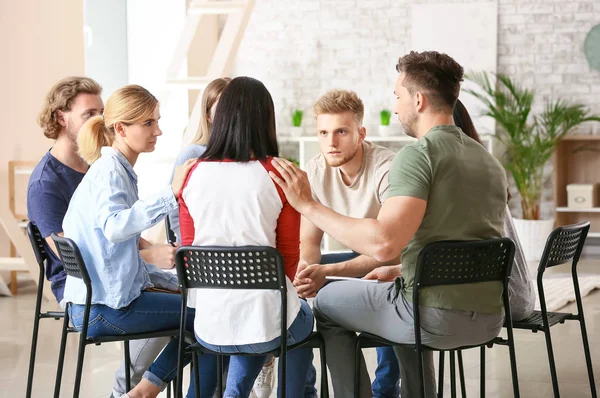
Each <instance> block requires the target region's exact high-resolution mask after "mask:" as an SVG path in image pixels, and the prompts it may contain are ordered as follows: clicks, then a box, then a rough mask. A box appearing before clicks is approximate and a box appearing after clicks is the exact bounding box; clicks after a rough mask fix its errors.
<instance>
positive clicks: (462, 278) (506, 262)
mask: <svg viewBox="0 0 600 398" xmlns="http://www.w3.org/2000/svg"><path fill="white" fill-rule="evenodd" d="M514 255H515V244H514V242H513V241H512V240H510V239H509V238H498V239H490V240H478V241H441V242H433V243H430V244H428V245H426V246H425V247H424V248H423V249H422V250H421V252H420V253H419V257H418V259H417V269H416V273H415V287H419V288H424V287H429V286H439V285H459V284H465V283H477V282H491V281H498V282H505V281H507V280H508V277H509V276H510V272H511V269H512V264H513V258H514ZM415 290H416V289H415Z"/></svg>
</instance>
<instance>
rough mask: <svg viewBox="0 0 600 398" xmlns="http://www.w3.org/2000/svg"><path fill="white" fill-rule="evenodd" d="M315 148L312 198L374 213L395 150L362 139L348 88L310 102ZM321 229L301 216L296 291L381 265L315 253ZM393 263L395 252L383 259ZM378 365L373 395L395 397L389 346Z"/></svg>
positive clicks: (395, 370)
mask: <svg viewBox="0 0 600 398" xmlns="http://www.w3.org/2000/svg"><path fill="white" fill-rule="evenodd" d="M314 113H315V117H316V121H317V134H318V137H319V146H320V151H321V153H320V154H318V155H317V156H315V157H314V158H313V159H311V160H310V161H309V162H308V164H307V166H306V172H307V174H308V178H309V180H310V185H311V188H312V196H313V198H314V199H315V200H316V201H318V202H319V203H321V204H322V205H324V206H327V207H329V208H331V209H333V210H335V211H336V212H338V213H340V214H343V215H345V216H348V217H353V218H361V219H362V218H377V214H378V213H379V209H380V208H381V204H382V203H383V201H384V199H385V196H386V194H387V191H388V187H389V183H388V173H389V169H390V164H391V162H392V160H393V158H394V156H395V154H394V152H392V151H390V150H389V149H387V148H384V147H382V146H379V145H376V144H373V143H371V142H369V141H366V140H365V138H366V135H367V131H366V129H365V127H364V126H363V117H364V105H363V102H362V100H361V99H360V98H359V97H358V95H357V94H356V93H355V92H353V91H346V90H331V91H329V92H327V93H325V94H324V95H323V96H321V98H319V99H318V100H317V102H316V103H315V105H314ZM322 238H323V230H322V229H320V228H318V227H317V226H315V224H313V223H312V222H311V221H310V220H309V219H307V218H304V217H303V218H302V224H301V230H300V263H299V265H298V273H297V274H296V279H295V281H294V285H295V286H296V288H297V289H298V293H299V294H300V295H301V296H302V297H315V295H317V292H318V290H319V289H321V288H322V287H323V286H324V285H325V277H326V276H347V277H363V276H365V275H366V274H368V273H369V272H371V271H373V269H375V268H377V267H379V266H381V265H384V264H382V263H381V262H379V261H377V260H375V259H373V258H372V257H369V256H365V255H362V254H358V253H355V252H351V251H350V252H347V253H331V254H322V253H321V240H322ZM389 263H391V264H398V263H399V258H396V259H393V260H392V261H390V262H387V263H386V264H389ZM377 361H378V366H377V370H376V378H375V381H374V382H373V385H372V390H373V394H374V396H375V397H378V398H388V397H398V395H399V382H398V381H399V377H400V370H399V367H398V360H397V358H396V355H395V353H394V350H393V349H392V348H391V347H380V348H377ZM315 379H316V372H315V370H314V367H313V368H311V370H310V371H309V377H308V382H307V387H306V392H305V397H312V396H316V390H315V389H314V382H315V381H316V380H315Z"/></svg>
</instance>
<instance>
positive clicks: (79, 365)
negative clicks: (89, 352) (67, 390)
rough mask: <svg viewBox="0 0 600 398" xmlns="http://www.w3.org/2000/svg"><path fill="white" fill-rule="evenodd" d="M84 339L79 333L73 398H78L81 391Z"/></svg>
mask: <svg viewBox="0 0 600 398" xmlns="http://www.w3.org/2000/svg"><path fill="white" fill-rule="evenodd" d="M85 343H86V338H85V336H84V335H83V333H81V334H80V335H79V350H78V352H77V370H76V371H75V386H74V387H73V398H79V390H80V389H81V376H82V373H83V357H84V354H85V346H86V344H85Z"/></svg>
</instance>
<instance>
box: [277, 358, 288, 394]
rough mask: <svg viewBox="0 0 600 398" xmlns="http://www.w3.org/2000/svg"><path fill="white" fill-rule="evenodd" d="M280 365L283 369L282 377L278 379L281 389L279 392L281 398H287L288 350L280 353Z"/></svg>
mask: <svg viewBox="0 0 600 398" xmlns="http://www.w3.org/2000/svg"><path fill="white" fill-rule="evenodd" d="M279 367H280V369H281V371H280V372H279V373H280V374H281V379H280V380H277V384H278V385H279V390H280V391H281V393H280V394H279V397H280V398H285V397H286V396H287V390H286V389H287V352H282V353H281V354H280V355H279Z"/></svg>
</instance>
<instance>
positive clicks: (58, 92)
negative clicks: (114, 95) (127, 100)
mask: <svg viewBox="0 0 600 398" xmlns="http://www.w3.org/2000/svg"><path fill="white" fill-rule="evenodd" d="M101 93H102V87H100V85H99V84H98V83H97V82H96V81H95V80H93V79H90V78H89V77H79V76H71V77H66V78H64V79H62V80H61V81H59V82H58V83H56V84H55V85H54V86H53V87H52V88H51V89H50V91H49V92H48V94H47V95H46V98H45V99H44V107H43V108H42V111H41V112H40V114H39V116H38V124H39V125H40V127H41V128H42V129H43V130H44V135H45V136H46V137H47V138H50V139H52V140H55V139H57V138H58V133H60V130H61V129H62V128H63V126H61V125H60V123H59V122H58V112H59V111H62V112H68V111H70V110H71V105H72V104H73V101H74V100H75V98H76V97H77V96H78V95H79V94H94V95H100V94H101Z"/></svg>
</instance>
